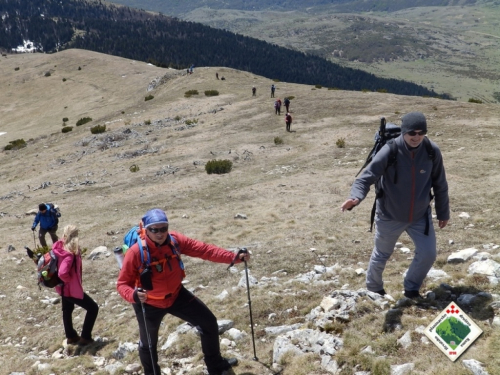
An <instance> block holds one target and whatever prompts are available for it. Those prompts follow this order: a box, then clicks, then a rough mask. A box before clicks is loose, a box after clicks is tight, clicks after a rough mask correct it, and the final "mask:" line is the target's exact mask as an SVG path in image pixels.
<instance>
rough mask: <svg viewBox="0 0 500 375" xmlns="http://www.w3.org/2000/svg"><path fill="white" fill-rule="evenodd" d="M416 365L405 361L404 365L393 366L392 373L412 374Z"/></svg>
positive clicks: (397, 374)
mask: <svg viewBox="0 0 500 375" xmlns="http://www.w3.org/2000/svg"><path fill="white" fill-rule="evenodd" d="M414 367H415V364H414V363H405V364H404V365H393V366H391V375H406V374H410V373H411V372H412V371H413V368H414Z"/></svg>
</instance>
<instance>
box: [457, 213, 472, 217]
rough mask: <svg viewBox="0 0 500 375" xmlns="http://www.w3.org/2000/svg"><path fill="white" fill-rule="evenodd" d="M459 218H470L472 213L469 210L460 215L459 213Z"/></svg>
mask: <svg viewBox="0 0 500 375" xmlns="http://www.w3.org/2000/svg"><path fill="white" fill-rule="evenodd" d="M458 217H459V218H462V219H470V215H469V214H468V213H467V212H461V213H460V214H459V215H458Z"/></svg>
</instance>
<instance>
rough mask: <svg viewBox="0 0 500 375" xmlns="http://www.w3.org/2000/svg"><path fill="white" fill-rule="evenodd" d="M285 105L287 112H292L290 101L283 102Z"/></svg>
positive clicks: (286, 99)
mask: <svg viewBox="0 0 500 375" xmlns="http://www.w3.org/2000/svg"><path fill="white" fill-rule="evenodd" d="M283 104H284V105H285V108H286V111H287V112H290V99H288V98H285V100H284V101H283Z"/></svg>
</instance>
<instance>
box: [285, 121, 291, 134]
mask: <svg viewBox="0 0 500 375" xmlns="http://www.w3.org/2000/svg"><path fill="white" fill-rule="evenodd" d="M285 123H286V131H287V132H289V131H290V125H292V123H291V122H290V121H286V122H285Z"/></svg>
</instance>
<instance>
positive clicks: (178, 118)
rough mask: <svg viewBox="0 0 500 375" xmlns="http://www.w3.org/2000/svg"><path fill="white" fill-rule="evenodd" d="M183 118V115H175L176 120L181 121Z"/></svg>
mask: <svg viewBox="0 0 500 375" xmlns="http://www.w3.org/2000/svg"><path fill="white" fill-rule="evenodd" d="M181 119H182V117H181V116H179V115H177V116H175V117H174V120H175V121H181Z"/></svg>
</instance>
